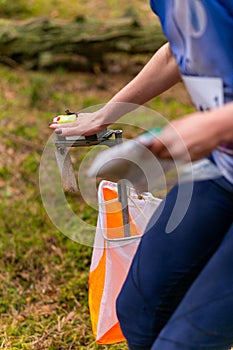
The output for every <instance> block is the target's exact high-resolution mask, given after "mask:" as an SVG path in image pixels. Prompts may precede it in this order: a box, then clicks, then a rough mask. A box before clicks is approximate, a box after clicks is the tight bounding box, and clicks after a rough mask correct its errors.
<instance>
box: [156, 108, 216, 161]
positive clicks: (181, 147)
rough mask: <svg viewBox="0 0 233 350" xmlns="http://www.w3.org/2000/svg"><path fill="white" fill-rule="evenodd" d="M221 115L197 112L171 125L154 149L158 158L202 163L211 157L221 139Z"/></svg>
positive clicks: (160, 136) (157, 141)
mask: <svg viewBox="0 0 233 350" xmlns="http://www.w3.org/2000/svg"><path fill="white" fill-rule="evenodd" d="M220 123H221V115H219V116H218V117H217V118H216V114H213V113H212V112H211V111H208V112H196V113H193V114H190V115H188V116H185V117H183V118H180V119H177V120H175V121H173V122H171V123H170V124H169V125H167V126H166V127H165V128H164V129H163V131H162V132H161V134H159V136H158V138H156V139H155V140H154V142H153V144H152V145H151V146H150V150H151V151H152V152H153V153H154V154H155V155H156V156H157V157H158V158H162V159H164V158H173V159H182V160H185V161H190V160H192V161H194V160H198V159H200V158H202V157H204V156H207V155H208V154H210V152H211V151H212V150H213V149H215V148H216V147H217V146H218V145H219V144H220V142H221V141H222V140H221V133H220V125H221V124H220Z"/></svg>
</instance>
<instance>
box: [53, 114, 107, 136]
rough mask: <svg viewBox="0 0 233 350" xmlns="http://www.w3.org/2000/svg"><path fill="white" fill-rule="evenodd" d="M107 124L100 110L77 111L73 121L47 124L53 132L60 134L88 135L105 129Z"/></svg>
mask: <svg viewBox="0 0 233 350" xmlns="http://www.w3.org/2000/svg"><path fill="white" fill-rule="evenodd" d="M108 125H109V123H108V124H107V123H106V122H105V121H104V118H103V116H102V114H101V110H99V111H97V112H93V113H79V114H78V117H77V119H76V121H75V122H72V123H64V124H55V123H51V124H50V125H49V126H50V128H51V129H54V130H55V133H56V134H58V135H61V136H74V135H75V136H81V135H82V136H89V135H94V134H96V133H98V132H100V131H101V130H103V129H105V128H106V127H107V126H108Z"/></svg>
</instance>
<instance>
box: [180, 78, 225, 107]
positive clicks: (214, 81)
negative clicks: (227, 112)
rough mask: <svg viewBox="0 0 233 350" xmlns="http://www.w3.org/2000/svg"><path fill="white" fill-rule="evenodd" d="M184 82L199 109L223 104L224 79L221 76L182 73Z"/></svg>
mask: <svg viewBox="0 0 233 350" xmlns="http://www.w3.org/2000/svg"><path fill="white" fill-rule="evenodd" d="M182 78H183V81H184V84H185V86H186V88H187V90H188V92H189V94H190V96H191V98H192V101H193V103H194V105H195V107H196V108H197V110H199V111H206V110H208V109H212V108H216V107H219V106H222V105H223V102H224V100H223V81H222V79H221V78H213V77H211V78H209V77H196V76H195V77H194V76H188V75H182Z"/></svg>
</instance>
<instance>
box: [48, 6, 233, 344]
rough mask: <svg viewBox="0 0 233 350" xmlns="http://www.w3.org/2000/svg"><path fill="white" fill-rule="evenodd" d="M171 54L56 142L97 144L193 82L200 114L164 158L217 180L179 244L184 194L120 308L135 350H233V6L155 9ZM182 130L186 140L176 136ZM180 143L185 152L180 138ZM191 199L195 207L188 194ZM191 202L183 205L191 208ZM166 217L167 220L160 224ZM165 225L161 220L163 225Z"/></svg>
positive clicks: (160, 148) (179, 126)
mask: <svg viewBox="0 0 233 350" xmlns="http://www.w3.org/2000/svg"><path fill="white" fill-rule="evenodd" d="M151 6H152V9H153V11H154V12H156V13H157V15H158V16H159V18H160V20H161V24H162V27H163V30H164V33H165V35H166V36H167V38H168V42H169V43H168V44H165V45H164V46H163V47H162V48H161V49H160V50H159V51H157V53H156V54H155V55H154V56H153V57H152V59H151V60H150V61H149V62H148V64H147V65H146V66H145V67H144V69H143V70H142V71H141V72H140V73H139V74H138V76H137V77H136V78H134V79H133V80H132V81H131V82H130V83H129V84H128V85H127V86H126V87H124V88H123V89H122V90H121V91H120V92H119V93H118V94H116V95H115V96H114V97H113V98H112V99H111V101H110V103H108V104H107V105H106V106H105V107H104V108H103V109H101V110H100V111H97V112H95V113H90V114H89V113H88V114H87V113H86V114H80V115H79V118H78V120H77V121H76V122H74V123H72V124H65V125H62V126H60V125H59V126H57V125H51V127H52V128H54V129H56V133H58V134H62V135H64V136H66V135H75V134H76V135H83V134H85V135H90V134H93V133H95V132H97V131H100V130H101V129H103V127H105V126H106V125H108V124H111V123H113V122H114V120H116V119H117V118H119V117H120V116H121V114H122V111H119V110H118V104H117V103H111V102H125V103H133V104H143V103H145V102H147V101H149V100H150V99H151V98H153V97H155V96H157V95H159V94H160V93H162V92H163V91H165V90H166V89H168V88H170V87H171V86H172V85H174V84H175V83H177V82H178V81H180V80H181V79H182V80H183V81H184V83H185V85H186V87H187V89H188V91H189V93H190V95H191V97H192V99H193V102H194V104H195V105H196V106H197V109H198V110H199V111H198V112H196V113H193V114H191V115H189V116H185V117H183V118H180V119H178V120H176V121H174V122H172V123H171V125H169V126H167V127H165V128H164V129H163V132H162V133H161V135H160V137H159V138H157V139H156V140H155V141H154V143H153V145H152V146H151V150H152V151H153V153H154V154H155V155H156V156H157V157H159V158H169V157H171V156H172V157H173V158H181V159H183V158H185V159H186V153H185V149H184V147H183V142H184V144H185V146H186V149H187V150H188V152H189V156H190V157H191V159H192V160H197V159H200V158H202V157H203V156H209V155H210V153H211V156H210V157H211V159H212V161H213V162H215V164H216V165H217V166H218V167H219V169H220V170H221V171H222V173H223V176H222V177H221V178H219V179H217V180H207V181H198V182H195V183H194V190H193V195H192V199H191V203H190V205H189V207H188V209H187V213H186V214H185V216H184V218H183V220H182V222H181V223H180V224H179V226H178V227H176V228H175V229H174V231H173V232H172V233H171V234H166V233H165V227H166V223H167V221H168V219H169V217H170V214H171V212H172V209H173V207H174V205H175V202H176V197H177V192H178V186H175V187H174V188H173V189H172V190H171V191H170V192H169V193H168V195H167V196H166V198H165V203H164V204H163V209H161V210H162V212H159V211H157V212H156V213H155V215H154V217H153V218H152V220H153V222H156V223H155V224H154V225H151V224H149V225H148V227H149V229H148V230H147V232H146V233H145V235H144V236H143V238H142V240H141V243H140V245H139V248H138V250H137V253H136V255H135V258H134V260H133V263H132V266H131V268H130V271H129V274H128V277H127V279H126V281H125V284H124V286H123V288H122V291H121V293H120V295H119V297H118V300H117V313H118V318H119V321H120V324H121V328H122V331H123V333H124V335H125V337H126V339H127V341H128V344H129V348H130V349H131V350H141V349H143V350H146V349H152V350H165V349H166V350H175V349H181V350H184V349H185V350H187V349H195V350H196V349H203V350H204V349H207V348H210V349H218V350H220V349H221V350H222V349H229V348H230V346H231V345H232V344H233V271H232V266H233V142H232V141H233V44H232V43H233V4H232V1H229V0H211V1H210V0H202V1H200V0H151ZM174 128H175V130H176V133H174V132H173V130H174ZM177 134H179V136H180V138H181V139H182V142H180V141H179V139H178V138H177V136H176V135H177ZM180 186H182V187H183V191H182V195H183V196H184V198H183V199H184V200H185V186H187V184H183V185H180ZM181 200H182V199H181ZM158 213H159V215H158ZM156 215H157V216H159V217H158V220H155V217H156Z"/></svg>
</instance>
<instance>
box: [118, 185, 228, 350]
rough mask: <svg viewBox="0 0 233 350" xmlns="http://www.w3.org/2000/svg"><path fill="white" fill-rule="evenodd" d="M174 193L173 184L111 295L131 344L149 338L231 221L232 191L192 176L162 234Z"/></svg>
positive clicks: (205, 261) (160, 327) (162, 321)
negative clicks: (181, 208)
mask: <svg viewBox="0 0 233 350" xmlns="http://www.w3.org/2000/svg"><path fill="white" fill-rule="evenodd" d="M182 186H184V188H183V191H182V193H183V196H184V198H183V200H184V201H185V200H186V198H185V185H182ZM177 193H178V187H175V188H173V189H172V191H171V192H170V193H169V194H168V196H167V198H166V201H165V204H164V206H163V209H162V212H161V213H160V212H159V210H158V211H157V213H156V214H155V215H157V216H158V219H157V220H155V218H153V220H154V221H156V223H155V224H154V225H153V226H151V225H149V227H150V228H149V230H148V231H147V232H146V234H145V235H144V236H143V238H142V240H141V243H140V245H139V248H138V250H137V253H136V255H135V258H134V260H133V263H132V266H131V269H130V271H129V274H128V277H127V279H126V281H125V284H124V286H123V288H122V291H121V293H120V295H119V298H118V300H117V312H118V317H119V320H120V323H121V328H122V330H123V333H124V334H125V336H126V338H127V339H128V340H129V342H131V343H133V344H138V345H144V344H152V343H153V342H154V340H155V338H156V336H157V335H158V334H159V332H160V331H161V329H162V328H163V327H164V325H165V324H166V322H167V321H168V319H169V318H170V316H171V314H172V313H173V311H174V310H175V309H176V307H177V305H178V304H179V302H180V301H181V299H182V298H183V296H184V294H185V293H186V291H187V290H188V288H189V287H190V285H191V284H192V282H193V280H194V279H195V278H196V277H197V275H198V274H199V272H200V271H201V269H202V268H203V266H204V265H205V264H206V263H207V261H208V260H209V259H210V257H211V256H212V254H213V253H214V252H215V250H216V249H217V247H218V246H219V244H220V243H221V241H222V239H223V237H224V235H225V233H226V232H227V230H228V229H229V227H230V225H231V222H232V216H233V205H232V203H233V194H232V193H230V192H227V191H225V190H224V189H223V188H221V187H220V186H218V185H216V183H214V182H212V181H203V182H196V183H195V184H194V189H193V194H192V200H191V203H190V205H189V207H188V210H187V212H186V214H185V216H184V218H183V220H182V221H181V223H180V224H179V225H178V226H177V227H176V228H175V229H174V231H173V232H171V233H169V234H167V233H166V225H167V221H168V219H169V217H170V215H171V213H172V211H173V208H174V205H175V203H176V200H177ZM180 200H182V198H180Z"/></svg>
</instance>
